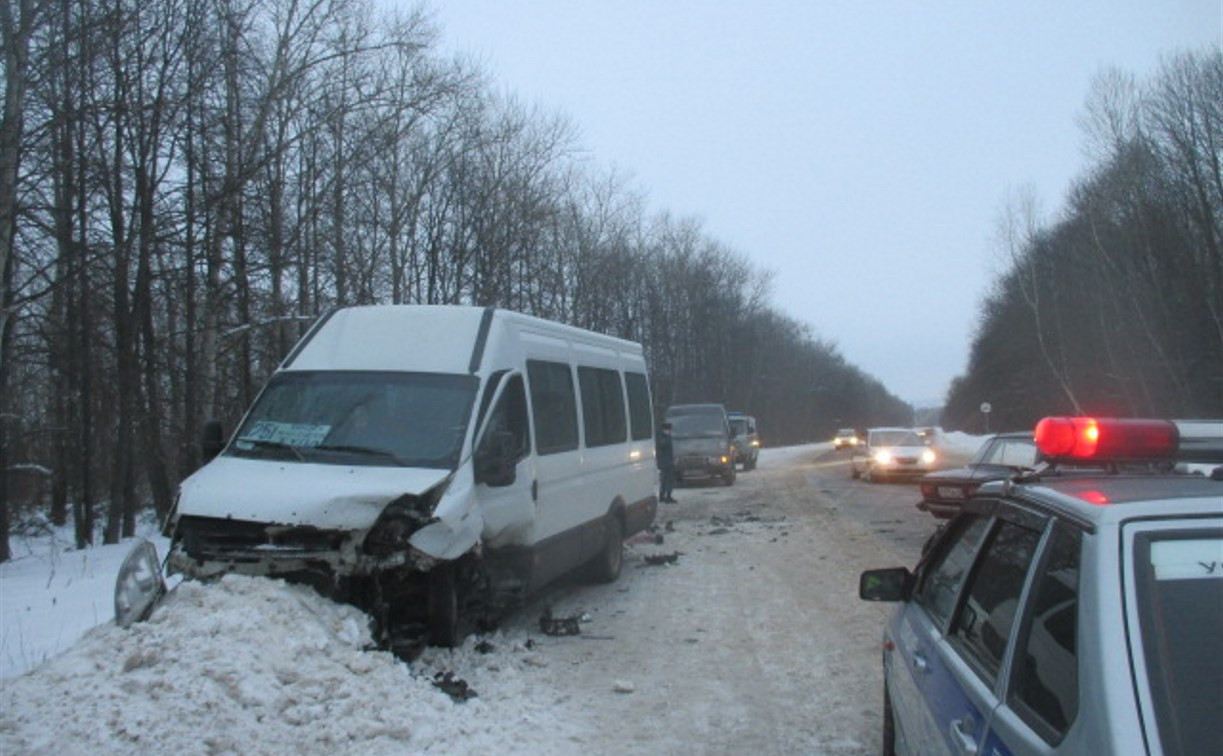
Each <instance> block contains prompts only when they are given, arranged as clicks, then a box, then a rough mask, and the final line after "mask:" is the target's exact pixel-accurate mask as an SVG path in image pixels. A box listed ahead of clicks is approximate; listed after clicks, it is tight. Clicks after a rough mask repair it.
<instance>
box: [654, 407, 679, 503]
mask: <svg viewBox="0 0 1223 756" xmlns="http://www.w3.org/2000/svg"><path fill="white" fill-rule="evenodd" d="M654 459H655V461H656V462H657V464H658V500H659V501H665V502H669V503H671V504H674V503H675V498H674V497H673V496H671V489H672V488H674V487H675V445H674V443H673V442H672V440H671V423H663V424H662V425H660V426H659V427H658V438H656V439H654Z"/></svg>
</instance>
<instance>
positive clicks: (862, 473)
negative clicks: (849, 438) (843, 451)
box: [850, 428, 938, 483]
mask: <svg viewBox="0 0 1223 756" xmlns="http://www.w3.org/2000/svg"><path fill="white" fill-rule="evenodd" d="M937 460H938V455H937V454H935V452H934V450H933V449H931V448H930V447H929V446H926V444H925V443H923V442H922V440H921V437H920V436H918V435H917V431H915V430H913V429H912V428H869V429H868V430H867V431H866V443H865V444H863V445H862V446H859V447H855V448H854V451H853V456H852V457H851V458H850V474H851V475H852V476H853V477H854V478H864V479H866V480H867V481H868V482H872V483H873V482H877V481H882V480H885V479H887V478H897V477H901V476H914V475H924V474H925V473H928V472H930V471H931V470H933V469H934V463H935V462H936V461H937Z"/></svg>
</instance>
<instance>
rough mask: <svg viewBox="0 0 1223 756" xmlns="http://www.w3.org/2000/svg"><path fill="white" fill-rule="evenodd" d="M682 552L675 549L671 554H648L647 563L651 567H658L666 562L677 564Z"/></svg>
mask: <svg viewBox="0 0 1223 756" xmlns="http://www.w3.org/2000/svg"><path fill="white" fill-rule="evenodd" d="M679 555H680V552H678V551H673V552H671V553H670V554H646V556H645V563H646V564H647V565H648V566H650V567H658V566H661V565H664V564H675V562H676V560H678V559H679Z"/></svg>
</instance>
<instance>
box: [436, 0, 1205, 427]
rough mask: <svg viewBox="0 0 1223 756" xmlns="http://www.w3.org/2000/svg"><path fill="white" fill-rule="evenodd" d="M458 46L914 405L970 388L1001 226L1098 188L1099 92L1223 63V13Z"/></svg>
mask: <svg viewBox="0 0 1223 756" xmlns="http://www.w3.org/2000/svg"><path fill="white" fill-rule="evenodd" d="M432 8H433V9H434V12H435V19H436V21H437V22H438V24H439V26H440V27H441V32H442V47H443V49H445V50H450V51H455V52H462V53H464V54H466V55H470V56H472V57H474V58H475V59H477V60H479V61H481V62H482V63H483V64H484V66H485V67H486V68H487V70H488V71H489V72H490V73H491V74H492V75H493V76H494V78H495V81H496V84H497V85H498V86H499V87H500V88H502V89H504V90H508V91H511V92H514V93H516V94H517V95H518V96H519V97H520V98H521V99H522V100H523V101H525V102H527V103H529V104H534V105H538V106H539V107H541V108H543V109H545V110H546V111H551V112H560V113H563V114H565V115H567V116H568V117H569V118H570V119H571V120H572V121H573V122H574V123H575V125H576V126H577V127H578V129H579V130H580V132H581V144H582V146H584V147H585V148H586V149H588V150H589V152H590V155H591V157H592V158H593V159H594V160H595V161H596V162H597V163H598V164H600V165H605V166H615V167H616V168H618V169H621V170H622V171H624V172H626V173H628V174H630V175H631V176H632V179H633V184H634V186H635V187H636V188H637V189H638V190H640V191H642V192H643V193H644V194H645V195H646V197H647V199H648V202H649V207H650V209H651V210H652V211H662V210H667V211H670V212H672V213H673V214H675V215H679V216H688V217H696V218H699V219H700V220H701V221H702V223H703V226H704V229H705V231H706V233H707V234H708V235H709V236H710V237H712V238H714V239H717V240H719V241H721V242H723V243H725V244H726V245H728V246H729V247H731V248H732V249H734V250H735V251H736V252H738V253H740V254H742V255H743V256H745V257H746V258H748V259H749V260H750V261H752V263H753V264H754V265H755V266H757V267H758V268H760V269H763V270H770V271H773V272H774V274H775V282H774V287H773V305H774V307H775V308H776V309H777V310H778V311H780V312H783V313H785V314H787V315H789V316H791V317H793V318H795V319H796V320H799V321H802V322H805V323H808V324H809V325H811V326H812V328H813V329H814V331H815V333H816V334H817V335H818V336H819V337H820V338H823V339H826V340H828V341H831V342H834V343H835V344H836V345H837V346H838V348H839V349H840V351H841V353H842V354H843V355H844V356H845V358H846V359H847V360H849V361H850V362H851V363H853V364H855V365H857V366H858V367H860V368H861V369H863V370H864V371H866V372H867V373H870V374H871V375H874V376H875V377H877V378H878V379H879V380H881V381H882V382H883V384H884V385H885V386H886V387H887V388H888V389H889V390H890V391H892V392H893V393H894V394H896V395H897V396H899V397H901V398H902V399H905V400H907V401H910V402H915V403H918V404H922V405H924V404H928V403H931V402H934V403H937V402H939V401H941V399H942V398H943V396H944V395H945V393H946V390H947V388H948V385H949V384H950V382H951V379H952V378H954V377H955V376H956V375H959V374H961V373H963V372H964V369H965V367H966V365H967V359H968V352H969V346H970V340H971V338H972V335H973V332H974V328H975V325H976V322H977V312H978V308H979V305H980V303H981V300H982V298H983V297H984V295H985V293H986V291H987V290H988V287H989V285H990V283H991V281H992V280H993V279H994V277H995V276H996V274H997V273H998V272H999V270H1000V269H1001V263H1000V258H999V256H998V252H997V250H998V247H997V244H996V243H995V241H994V235H995V228H996V226H997V221H998V218H999V216H1000V214H1001V211H1002V208H1003V207H1004V206H1005V205H1006V203H1007V201H1008V198H1009V197H1011V196H1013V195H1014V194H1015V193H1016V192H1018V191H1020V190H1024V189H1025V188H1030V189H1031V190H1033V191H1034V192H1035V194H1036V197H1037V198H1038V200H1039V201H1040V206H1041V208H1042V209H1043V211H1044V212H1045V213H1046V214H1047V215H1050V216H1052V215H1054V214H1056V212H1057V211H1058V210H1059V209H1060V208H1061V207H1062V205H1063V198H1064V195H1065V193H1066V191H1067V190H1068V189H1069V188H1070V185H1071V182H1072V181H1073V180H1075V179H1077V178H1080V177H1082V176H1083V175H1084V170H1085V167H1086V166H1087V165H1088V160H1087V159H1086V158H1085V157H1084V154H1083V147H1084V139H1083V136H1082V134H1081V132H1080V130H1079V128H1078V126H1077V124H1076V118H1077V117H1078V116H1079V115H1080V114H1081V113H1082V110H1083V104H1084V102H1085V100H1086V97H1087V94H1088V91H1089V88H1090V84H1091V81H1092V79H1093V77H1094V76H1095V75H1096V74H1097V73H1098V72H1099V71H1101V70H1102V69H1104V68H1106V67H1117V68H1119V69H1121V70H1123V71H1125V72H1128V73H1131V74H1133V75H1134V76H1136V77H1137V78H1138V79H1139V81H1143V80H1146V79H1148V78H1149V77H1150V75H1151V74H1152V73H1153V72H1155V71H1156V70H1157V68H1158V65H1159V61H1160V58H1161V56H1164V55H1167V54H1168V53H1171V52H1176V51H1183V50H1201V49H1204V48H1206V47H1207V46H1209V45H1219V44H1223V20H1221V19H1223V0H1147V1H1146V2H1137V1H1136V0H1006V1H1003V0H998V1H994V0H962V1H958V2H950V1H945V0H912V1H910V2H899V1H896V2H884V1H878V2H871V1H870V0H835V1H834V0H829V1H823V0H810V1H806V2H804V1H801V0H740V1H738V2H730V1H726V0H516V1H511V0H433V2H432Z"/></svg>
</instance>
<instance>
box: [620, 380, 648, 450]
mask: <svg viewBox="0 0 1223 756" xmlns="http://www.w3.org/2000/svg"><path fill="white" fill-rule="evenodd" d="M624 384H625V387H626V388H627V389H628V414H629V428H630V431H631V433H632V437H633V440H634V441H645V440H647V439H651V438H654V413H653V412H651V411H650V388H649V384H648V383H647V382H646V379H645V375H644V374H642V373H625V374H624Z"/></svg>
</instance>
